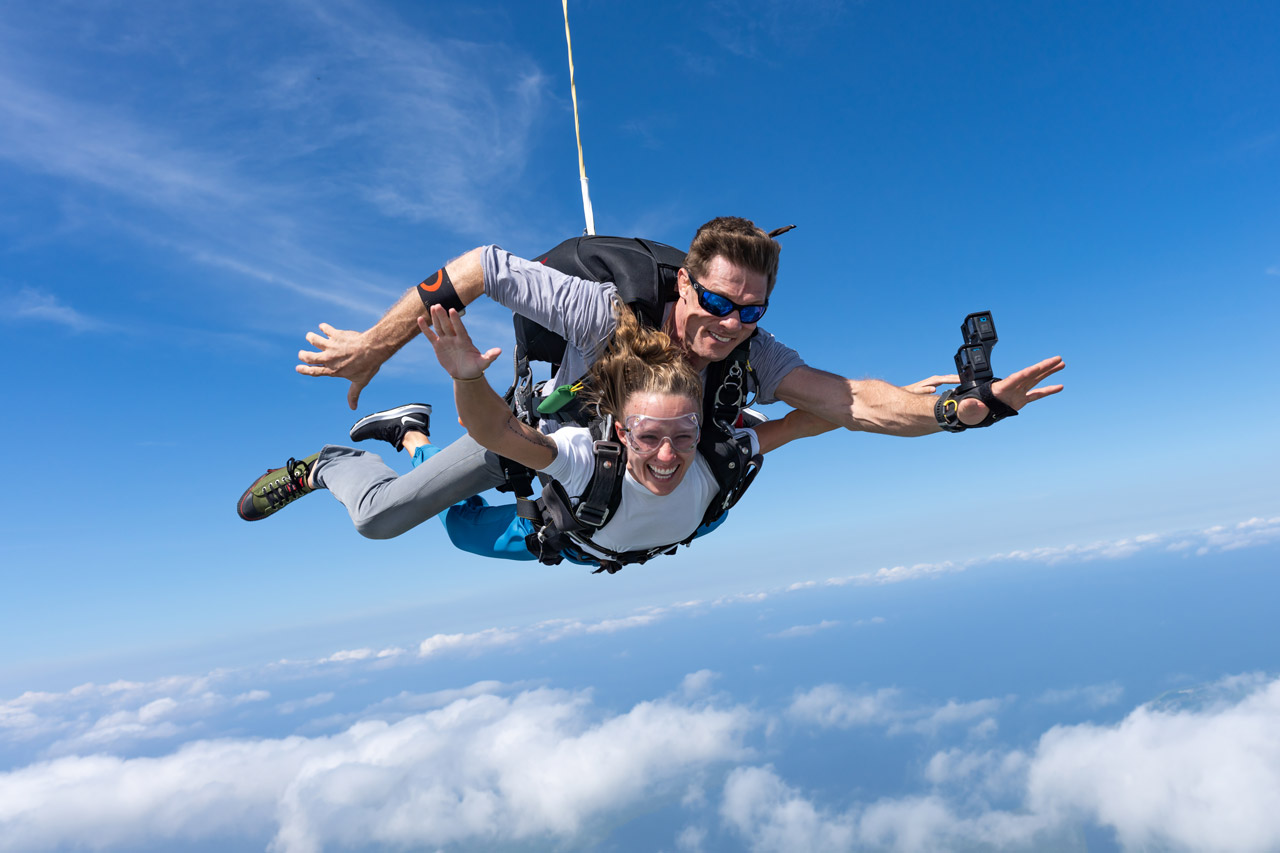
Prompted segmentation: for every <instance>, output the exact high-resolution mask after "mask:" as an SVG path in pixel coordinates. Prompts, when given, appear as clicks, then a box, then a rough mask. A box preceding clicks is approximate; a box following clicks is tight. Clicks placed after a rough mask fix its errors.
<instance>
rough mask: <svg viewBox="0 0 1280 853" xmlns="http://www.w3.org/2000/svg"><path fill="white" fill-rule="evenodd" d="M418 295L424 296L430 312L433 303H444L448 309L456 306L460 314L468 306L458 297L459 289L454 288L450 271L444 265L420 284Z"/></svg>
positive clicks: (424, 301) (424, 303) (423, 302)
mask: <svg viewBox="0 0 1280 853" xmlns="http://www.w3.org/2000/svg"><path fill="white" fill-rule="evenodd" d="M418 296H420V297H421V298H422V304H423V305H425V306H427V311H428V312H430V311H431V306H432V305H443V306H444V310H446V311H448V310H449V309H450V308H456V309H457V310H458V313H459V314H461V313H462V311H463V309H464V308H465V307H466V306H464V305H463V304H462V300H461V299H459V298H458V291H456V290H454V289H453V282H452V281H450V280H449V273H448V272H447V271H446V270H445V268H444V267H441V268H440V269H438V270H436V274H435V275H433V276H428V277H427V278H426V279H424V280H423V281H422V282H420V283H419V284H418Z"/></svg>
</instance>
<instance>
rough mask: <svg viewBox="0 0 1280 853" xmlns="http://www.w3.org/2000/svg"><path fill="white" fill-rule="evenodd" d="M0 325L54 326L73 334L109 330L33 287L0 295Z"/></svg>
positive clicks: (54, 297)
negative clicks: (41, 324) (28, 324)
mask: <svg viewBox="0 0 1280 853" xmlns="http://www.w3.org/2000/svg"><path fill="white" fill-rule="evenodd" d="M0 321H4V322H7V323H52V324H54V325H56V326H62V327H64V328H66V329H69V330H71V331H72V332H92V331H99V330H103V329H107V328H109V326H108V324H106V323H103V322H101V321H99V320H96V319H94V318H92V317H89V316H87V315H85V314H83V313H81V312H80V311H77V310H76V309H75V308H72V307H71V306H69V305H67V304H65V303H64V302H63V301H62V300H61V299H59V298H58V297H57V296H55V295H54V294H52V293H48V292H47V291H44V290H40V289H37V288H34V287H20V288H17V289H16V290H14V291H10V292H5V291H0Z"/></svg>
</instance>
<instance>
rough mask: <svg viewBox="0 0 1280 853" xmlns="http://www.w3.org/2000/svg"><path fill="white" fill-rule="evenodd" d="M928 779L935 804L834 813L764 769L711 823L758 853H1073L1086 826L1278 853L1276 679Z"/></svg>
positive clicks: (1279, 685) (967, 760) (961, 759)
mask: <svg viewBox="0 0 1280 853" xmlns="http://www.w3.org/2000/svg"><path fill="white" fill-rule="evenodd" d="M828 704H836V703H828ZM975 710H976V709H975ZM891 713H892V712H891V710H890V711H887V712H883V713H882V715H881V716H884V715H886V714H891ZM950 715H951V716H954V713H951V714H950ZM966 715H967V712H964V713H961V714H960V716H966ZM924 778H925V780H926V781H927V782H929V783H930V784H931V785H933V786H934V790H933V791H932V792H929V793H926V794H913V795H909V796H904V797H901V798H897V799H882V800H878V801H876V802H872V803H869V804H855V805H854V806H852V807H849V808H847V809H844V810H841V809H829V808H824V807H822V806H821V805H819V804H817V803H815V802H814V800H813V799H811V798H810V797H809V796H807V795H805V794H804V793H803V792H802V791H801V790H800V789H798V788H795V787H793V786H791V785H789V784H787V783H786V782H785V781H784V780H783V779H782V778H781V777H780V776H779V775H778V774H777V772H776V771H775V770H774V769H773V768H771V767H765V768H760V767H749V768H746V767H744V768H738V769H736V770H734V771H733V772H732V773H731V774H730V776H729V779H728V781H727V783H726V785H725V789H724V797H723V801H722V806H721V817H722V819H723V820H724V822H725V825H726V826H727V827H728V828H729V829H730V830H732V831H734V832H736V833H737V834H739V835H740V836H742V837H743V838H744V839H745V840H746V842H747V845H748V846H749V847H750V848H751V849H752V850H757V851H773V850H779V851H781V850H799V849H814V850H850V851H851V850H864V849H874V850H881V849H883V850H895V851H917V850H919V851H925V850H950V849H969V848H973V847H981V848H988V847H989V848H992V849H996V850H1039V849H1049V848H1056V847H1059V846H1063V847H1074V846H1078V844H1079V842H1078V837H1079V836H1078V833H1079V829H1080V828H1081V827H1082V826H1094V827H1101V828H1106V829H1110V830H1114V832H1115V833H1116V837H1117V839H1118V840H1119V842H1120V845H1121V847H1122V849H1124V850H1126V851H1128V850H1133V851H1137V850H1175V851H1178V850H1186V851H1191V850H1195V851H1223V853H1226V851H1232V853H1253V851H1258V853H1261V851H1271V850H1276V849H1280V811H1277V810H1276V808H1275V804H1276V803H1277V802H1280V679H1276V678H1268V677H1264V676H1259V675H1248V676H1235V677H1231V678H1227V679H1223V680H1222V681H1221V682H1218V683H1217V684H1214V685H1210V686H1209V687H1207V688H1199V689H1194V690H1188V691H1179V692H1178V693H1175V694H1171V695H1170V696H1167V697H1162V698H1161V699H1160V700H1158V701H1156V702H1151V703H1147V704H1145V705H1142V706H1140V707H1138V708H1137V709H1135V710H1134V711H1132V712H1131V713H1130V714H1129V715H1128V716H1127V717H1126V718H1125V719H1124V720H1122V721H1120V722H1119V723H1116V724H1114V725H1097V724H1092V723H1088V724H1081V725H1073V726H1057V727H1054V728H1052V729H1050V730H1049V731H1048V732H1046V733H1045V734H1044V735H1043V736H1042V737H1041V738H1040V739H1039V742H1038V744H1037V745H1036V746H1035V748H1034V749H1033V750H1030V751H1025V752H1024V751H1020V750H1009V751H1001V750H984V751H973V750H964V749H948V750H944V751H940V752H938V753H936V754H935V755H934V756H933V757H932V758H931V759H930V760H929V762H928V764H927V766H926V768H925V771H924ZM997 802H1008V803H1010V804H1012V805H1013V806H1014V807H1013V808H994V807H993V806H992V805H991V804H992V803H997ZM1073 838H1075V839H1077V840H1076V841H1075V842H1074V843H1072V841H1071V839H1073Z"/></svg>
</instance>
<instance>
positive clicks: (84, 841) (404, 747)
mask: <svg viewBox="0 0 1280 853" xmlns="http://www.w3.org/2000/svg"><path fill="white" fill-rule="evenodd" d="M750 726H751V715H750V714H749V713H748V712H747V711H746V710H745V709H743V708H741V707H725V708H720V707H714V706H710V705H691V704H685V703H681V702H677V701H672V700H663V699H659V700H655V701H648V702H642V703H639V704H637V705H636V706H634V707H633V708H631V709H630V710H628V711H626V712H625V713H617V714H608V713H607V712H605V711H603V710H601V709H597V708H595V707H593V705H592V702H591V699H590V696H589V694H586V693H581V692H578V693H570V692H566V691H560V690H549V689H537V690H531V691H526V692H523V693H520V694H518V695H516V696H514V697H511V698H504V697H500V696H496V695H492V694H484V695H480V696H477V697H474V698H468V699H459V700H457V701H454V702H452V703H450V704H449V705H447V706H445V707H443V708H440V709H437V710H433V711H430V712H428V713H423V714H416V715H412V716H409V717H406V718H405V719H402V720H399V721H398V722H393V723H392V722H386V721H383V720H367V721H363V722H359V723H357V724H355V725H353V726H351V727H350V728H348V729H346V730H345V731H342V732H340V733H338V734H334V735H331V736H320V737H311V738H307V737H300V736H292V737H285V738H277V739H270V738H268V739H260V740H259V739H253V740H250V739H236V738H225V739H216V740H202V741H196V742H193V743H189V744H186V745H184V746H182V747H181V748H180V749H178V750H176V751H175V752H173V753H171V754H168V755H164V756H160V757H156V758H130V759H123V758H119V757H115V756H109V755H88V756H69V757H63V758H58V759H53V760H50V761H44V762H39V763H36V764H33V765H30V766H27V767H24V768H21V769H18V770H14V771H11V772H8V773H3V774H0V850H13V851H32V850H46V849H52V848H55V847H59V846H65V845H74V846H87V847H94V848H99V849H101V848H104V847H105V848H112V847H116V848H119V847H125V848H127V847H129V846H132V845H140V844H145V843H155V842H173V843H181V842H184V841H194V840H202V839H209V838H219V837H225V836H227V835H232V836H242V837H247V838H254V837H271V838H272V841H271V843H270V847H269V849H270V850H272V851H275V853H317V852H318V851H320V850H322V849H328V848H330V847H332V846H338V847H356V846H365V845H367V844H369V843H371V842H372V843H374V844H383V845H390V846H397V847H409V846H412V847H421V846H430V845H442V844H451V843H455V842H468V843H506V842H512V841H522V840H524V841H527V840H536V839H548V838H563V839H572V838H574V837H576V836H578V835H579V834H580V833H581V832H583V831H584V828H586V827H587V826H588V825H589V824H591V823H592V822H593V821H595V820H597V819H600V818H601V817H603V816H605V815H606V814H609V813H612V812H616V811H618V810H620V809H626V808H628V807H629V806H631V805H634V804H636V803H639V802H641V801H645V800H649V799H652V798H654V797H661V796H663V795H664V792H668V793H669V792H671V791H675V790H676V789H675V788H673V787H672V785H673V783H675V782H677V781H678V780H680V779H683V778H685V777H687V776H689V775H690V774H691V773H694V772H696V771H699V770H701V769H703V768H706V767H708V766H711V765H714V764H716V763H718V762H723V761H729V760H734V759H741V758H743V757H744V756H745V755H746V754H747V753H746V751H745V749H744V747H743V744H742V740H743V736H744V734H745V733H746V731H747V730H748V728H749V727H750Z"/></svg>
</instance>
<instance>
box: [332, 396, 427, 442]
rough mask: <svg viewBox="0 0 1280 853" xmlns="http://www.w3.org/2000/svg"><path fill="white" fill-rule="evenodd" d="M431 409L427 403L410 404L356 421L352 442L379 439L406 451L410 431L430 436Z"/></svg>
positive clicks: (352, 429)
mask: <svg viewBox="0 0 1280 853" xmlns="http://www.w3.org/2000/svg"><path fill="white" fill-rule="evenodd" d="M430 428H431V407H430V406H428V405H427V404H426V403H410V404H409V405H407V406H397V407H396V408H394V409H387V410H386V411H385V412H374V413H373V414H372V415H368V416H366V417H363V418H361V419H360V420H358V421H356V425H355V426H353V427H352V428H351V440H352V441H364V440H365V439H369V438H377V439H381V440H382V441H385V442H386V443H387V444H390V445H391V446H392V447H394V448H395V449H396V450H404V434H405V433H406V432H409V431H410V430H412V431H414V432H420V433H422V434H423V435H426V436H428V437H429V436H430V435H431V432H430Z"/></svg>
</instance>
